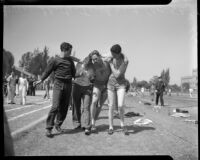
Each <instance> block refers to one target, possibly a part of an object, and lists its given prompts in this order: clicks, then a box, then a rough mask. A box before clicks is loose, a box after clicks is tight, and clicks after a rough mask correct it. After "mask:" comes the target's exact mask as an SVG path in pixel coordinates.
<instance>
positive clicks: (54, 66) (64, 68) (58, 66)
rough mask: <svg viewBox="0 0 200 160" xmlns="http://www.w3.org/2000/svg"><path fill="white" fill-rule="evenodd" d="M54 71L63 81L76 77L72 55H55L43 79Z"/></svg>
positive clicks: (55, 75) (56, 76)
mask: <svg viewBox="0 0 200 160" xmlns="http://www.w3.org/2000/svg"><path fill="white" fill-rule="evenodd" d="M53 71H54V77H55V79H59V80H62V81H66V82H67V81H71V80H72V78H75V74H76V69H75V65H74V62H73V60H72V59H71V58H70V57H65V58H60V57H55V58H54V59H53V60H52V61H50V62H49V64H48V66H47V68H46V70H45V72H44V73H43V75H42V77H41V80H42V81H44V80H45V79H46V78H47V77H48V76H49V75H50V74H51V73H52V72H53Z"/></svg>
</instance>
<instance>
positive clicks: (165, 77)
mask: <svg viewBox="0 0 200 160" xmlns="http://www.w3.org/2000/svg"><path fill="white" fill-rule="evenodd" d="M160 76H161V77H162V80H163V82H164V83H165V85H166V87H167V86H168V84H169V81H170V75H169V68H168V69H167V70H166V71H165V70H164V69H163V70H162V72H161V74H160Z"/></svg>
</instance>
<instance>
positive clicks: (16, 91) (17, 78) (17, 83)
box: [15, 75, 19, 96]
mask: <svg viewBox="0 0 200 160" xmlns="http://www.w3.org/2000/svg"><path fill="white" fill-rule="evenodd" d="M15 94H16V96H18V95H19V77H18V75H16V90H15Z"/></svg>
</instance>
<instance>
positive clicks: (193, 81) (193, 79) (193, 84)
mask: <svg viewBox="0 0 200 160" xmlns="http://www.w3.org/2000/svg"><path fill="white" fill-rule="evenodd" d="M183 83H189V85H190V88H192V89H194V90H197V88H198V71H197V69H193V70H192V76H185V77H182V78H181V86H182V84H183Z"/></svg>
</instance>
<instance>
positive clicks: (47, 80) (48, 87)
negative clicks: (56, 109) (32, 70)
mask: <svg viewBox="0 0 200 160" xmlns="http://www.w3.org/2000/svg"><path fill="white" fill-rule="evenodd" d="M43 83H44V89H45V95H44V99H45V98H47V99H50V95H49V90H50V79H49V77H48V78H47V79H45V80H44V82H43Z"/></svg>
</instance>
